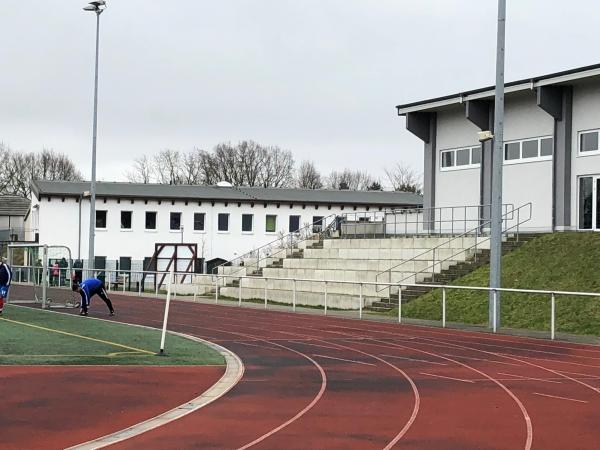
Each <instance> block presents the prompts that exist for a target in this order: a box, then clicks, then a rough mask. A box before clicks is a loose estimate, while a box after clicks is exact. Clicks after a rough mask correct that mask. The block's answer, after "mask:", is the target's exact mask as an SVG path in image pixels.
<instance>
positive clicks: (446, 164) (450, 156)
mask: <svg viewBox="0 0 600 450" xmlns="http://www.w3.org/2000/svg"><path fill="white" fill-rule="evenodd" d="M440 154H441V157H440V164H441V170H443V171H444V170H457V169H471V168H474V167H479V164H480V163H481V146H478V147H465V148H456V149H452V150H442V151H441V153H440Z"/></svg>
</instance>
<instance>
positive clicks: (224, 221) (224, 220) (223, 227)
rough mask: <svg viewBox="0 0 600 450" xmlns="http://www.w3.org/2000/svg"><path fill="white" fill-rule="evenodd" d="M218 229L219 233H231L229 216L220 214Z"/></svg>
mask: <svg viewBox="0 0 600 450" xmlns="http://www.w3.org/2000/svg"><path fill="white" fill-rule="evenodd" d="M217 221H218V223H217V229H218V230H219V231H229V214H227V213H220V214H219V216H218V217H217Z"/></svg>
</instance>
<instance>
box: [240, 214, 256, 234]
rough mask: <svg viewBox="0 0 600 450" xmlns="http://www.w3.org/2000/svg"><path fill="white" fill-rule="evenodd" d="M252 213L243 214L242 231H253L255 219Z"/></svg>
mask: <svg viewBox="0 0 600 450" xmlns="http://www.w3.org/2000/svg"><path fill="white" fill-rule="evenodd" d="M253 219H254V216H253V215H252V214H242V231H244V232H246V233H249V232H251V231H252V222H253V221H254V220H253Z"/></svg>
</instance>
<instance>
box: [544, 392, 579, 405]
mask: <svg viewBox="0 0 600 450" xmlns="http://www.w3.org/2000/svg"><path fill="white" fill-rule="evenodd" d="M533 395H541V396H542V397H550V398H556V399H558V400H568V401H570V402H577V403H588V401H587V400H577V399H576V398H568V397H559V396H558V395H550V394H540V393H539V392H534V393H533Z"/></svg>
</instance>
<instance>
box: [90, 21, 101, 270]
mask: <svg viewBox="0 0 600 450" xmlns="http://www.w3.org/2000/svg"><path fill="white" fill-rule="evenodd" d="M101 13H102V10H97V11H96V69H95V74H94V124H93V131H92V134H93V137H92V179H91V183H90V194H91V195H90V233H89V243H88V269H89V270H90V276H92V275H93V273H92V271H91V270H92V269H93V268H94V233H95V231H96V134H97V130H98V52H99V47H100V14H101Z"/></svg>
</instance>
